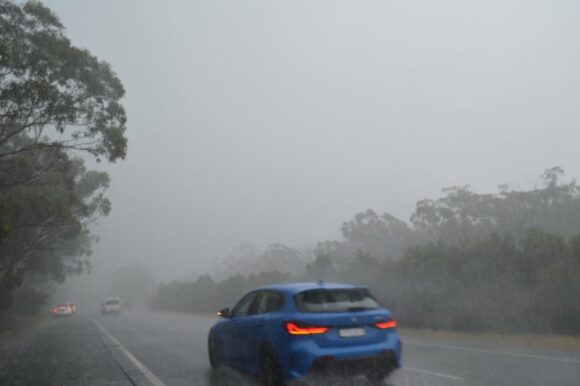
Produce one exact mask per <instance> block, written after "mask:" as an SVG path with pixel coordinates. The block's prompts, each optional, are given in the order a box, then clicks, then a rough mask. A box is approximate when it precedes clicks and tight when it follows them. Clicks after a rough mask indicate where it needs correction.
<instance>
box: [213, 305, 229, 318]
mask: <svg viewBox="0 0 580 386" xmlns="http://www.w3.org/2000/svg"><path fill="white" fill-rule="evenodd" d="M216 314H217V316H219V317H220V318H229V317H230V309H229V308H228V307H226V308H222V309H221V310H219V311H218V312H216Z"/></svg>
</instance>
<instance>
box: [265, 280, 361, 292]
mask: <svg viewBox="0 0 580 386" xmlns="http://www.w3.org/2000/svg"><path fill="white" fill-rule="evenodd" d="M341 288H342V289H348V288H367V287H365V286H361V285H354V284H346V283H331V282H326V281H315V282H306V283H284V284H271V285H266V286H262V287H258V288H256V289H255V290H277V291H282V292H288V293H291V294H296V293H299V292H303V291H308V290H316V289H341Z"/></svg>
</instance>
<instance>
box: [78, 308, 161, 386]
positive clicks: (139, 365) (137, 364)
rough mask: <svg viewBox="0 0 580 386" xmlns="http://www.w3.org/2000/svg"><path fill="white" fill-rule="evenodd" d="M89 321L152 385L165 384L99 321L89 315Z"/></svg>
mask: <svg viewBox="0 0 580 386" xmlns="http://www.w3.org/2000/svg"><path fill="white" fill-rule="evenodd" d="M89 319H90V321H91V322H93V323H94V325H95V326H97V328H98V329H99V330H101V331H102V332H103V334H105V336H106V337H107V338H109V339H110V340H111V341H112V342H113V343H114V344H115V345H116V348H118V349H119V351H121V352H122V353H123V354H124V355H125V356H126V357H127V359H129V360H130V361H131V363H133V365H135V367H136V368H137V369H138V370H139V371H140V372H141V374H142V375H143V376H144V377H145V378H146V379H147V380H148V381H149V382H151V384H152V385H154V386H167V385H166V384H165V383H164V382H163V381H162V380H161V379H159V378H157V376H156V375H155V374H153V372H152V371H151V370H149V369H148V368H147V366H145V365H144V364H143V363H142V362H141V361H140V360H139V359H137V358H136V357H135V356H134V355H133V354H132V353H131V352H130V351H129V350H128V349H127V348H126V347H125V346H123V345H122V344H121V342H119V341H118V340H117V339H116V338H115V337H114V336H113V335H111V333H110V332H109V331H107V330H106V329H105V327H103V326H101V324H100V323H99V322H97V321H96V320H95V319H93V318H91V317H89Z"/></svg>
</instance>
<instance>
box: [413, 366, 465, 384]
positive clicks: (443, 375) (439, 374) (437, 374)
mask: <svg viewBox="0 0 580 386" xmlns="http://www.w3.org/2000/svg"><path fill="white" fill-rule="evenodd" d="M403 370H408V371H414V372H416V373H420V374H427V375H435V376H437V377H442V378H449V379H453V380H455V381H462V382H463V381H464V380H465V379H464V378H461V377H456V376H455V375H450V374H444V373H437V372H435V371H427V370H420V369H415V368H413V367H407V366H404V367H403Z"/></svg>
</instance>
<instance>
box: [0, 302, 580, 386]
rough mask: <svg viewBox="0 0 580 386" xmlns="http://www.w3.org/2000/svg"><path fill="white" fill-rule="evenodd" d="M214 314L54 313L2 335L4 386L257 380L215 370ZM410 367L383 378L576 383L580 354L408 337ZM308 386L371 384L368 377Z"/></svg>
mask: <svg viewBox="0 0 580 386" xmlns="http://www.w3.org/2000/svg"><path fill="white" fill-rule="evenodd" d="M214 322H215V318H214V317H211V316H207V317H206V316H193V315H181V314H168V313H152V312H126V313H124V314H122V315H121V316H119V317H114V316H100V315H96V314H90V313H84V314H81V313H80V314H78V315H75V316H73V317H70V318H60V319H52V320H48V321H46V322H43V323H41V324H40V325H38V326H36V327H34V328H33V329H31V330H29V331H26V332H23V333H21V334H18V335H14V336H9V337H6V338H4V339H3V340H1V341H0V385H132V384H135V385H152V384H153V385H158V386H162V385H168V386H169V385H201V386H228V385H231V386H234V385H241V386H257V385H258V383H257V382H256V381H255V380H254V379H252V378H251V377H248V376H246V375H243V374H241V373H238V372H237V371H234V370H231V369H228V368H224V369H221V370H219V371H217V372H212V371H211V370H210V367H209V363H208V360H207V351H206V338H207V332H208V330H209V328H210V327H211V326H212V325H213V323H214ZM403 338H404V357H403V358H404V365H405V369H402V370H399V371H397V372H396V373H395V374H394V375H393V376H392V377H391V378H390V379H388V380H387V382H386V384H388V385H392V386H427V385H429V386H442V385H451V386H453V385H474V386H483V385H510V386H515V385H518V386H520V385H521V386H534V385H538V386H540V385H541V386H546V385H550V386H558V385H562V386H563V385H570V386H572V385H577V384H578V379H580V352H576V353H570V352H557V351H549V350H538V349H524V348H521V347H509V346H502V347H499V346H498V345H497V344H494V345H492V344H480V345H476V344H475V343H473V342H469V343H467V342H460V341H451V340H445V339H441V338H425V337H414V336H409V335H406V336H403ZM309 384H311V385H318V384H329V385H330V384H332V385H352V386H366V385H369V384H368V382H367V381H366V380H365V379H364V378H362V377H361V378H354V379H344V380H337V379H332V380H328V381H320V380H316V381H314V380H312V381H310V382H309Z"/></svg>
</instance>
